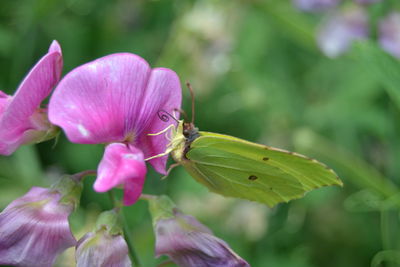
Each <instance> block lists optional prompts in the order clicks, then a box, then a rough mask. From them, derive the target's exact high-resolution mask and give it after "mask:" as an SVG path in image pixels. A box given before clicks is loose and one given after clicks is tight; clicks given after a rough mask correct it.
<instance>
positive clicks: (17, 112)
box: [0, 41, 63, 155]
mask: <svg viewBox="0 0 400 267" xmlns="http://www.w3.org/2000/svg"><path fill="white" fill-rule="evenodd" d="M62 65H63V60H62V53H61V48H60V45H59V44H58V43H57V41H53V42H52V44H51V45H50V48H49V51H48V52H47V54H46V55H45V56H43V57H42V58H41V59H40V60H39V62H38V63H36V65H35V66H34V67H33V68H32V69H31V71H30V72H29V73H28V75H27V76H26V77H25V79H24V80H23V81H22V83H21V84H20V86H19V87H18V89H17V91H16V93H15V94H14V95H13V96H9V95H7V94H5V93H4V92H2V91H0V154H1V155H10V154H12V153H13V152H14V151H15V150H16V149H17V148H18V147H19V146H21V145H24V144H29V143H35V142H41V141H45V140H47V139H50V138H52V137H54V136H55V134H56V132H57V131H56V128H55V127H54V126H52V125H51V124H50V123H49V121H48V119H47V114H46V109H43V108H41V107H40V103H41V102H42V101H43V100H44V99H45V98H46V97H47V96H48V95H49V94H50V92H51V90H52V89H53V87H54V86H55V85H56V84H57V82H58V81H59V80H60V77H61V70H62Z"/></svg>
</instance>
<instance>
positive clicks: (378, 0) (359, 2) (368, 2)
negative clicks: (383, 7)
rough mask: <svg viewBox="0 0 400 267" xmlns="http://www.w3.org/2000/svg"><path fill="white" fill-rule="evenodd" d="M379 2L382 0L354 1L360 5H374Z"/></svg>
mask: <svg viewBox="0 0 400 267" xmlns="http://www.w3.org/2000/svg"><path fill="white" fill-rule="evenodd" d="M381 1H382V0H354V2H356V3H358V4H362V5H368V4H375V3H378V2H381Z"/></svg>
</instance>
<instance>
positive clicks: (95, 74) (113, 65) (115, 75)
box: [49, 53, 151, 144]
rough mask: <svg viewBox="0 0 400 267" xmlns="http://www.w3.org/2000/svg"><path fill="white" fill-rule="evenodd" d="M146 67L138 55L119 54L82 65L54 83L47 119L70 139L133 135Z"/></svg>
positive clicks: (147, 73) (119, 138)
mask: <svg viewBox="0 0 400 267" xmlns="http://www.w3.org/2000/svg"><path fill="white" fill-rule="evenodd" d="M150 73H151V70H150V67H149V65H148V64H147V62H146V61H145V60H144V59H142V58H141V57H139V56H136V55H133V54H128V53H119V54H113V55H109V56H106V57H102V58H100V59H97V60H95V61H92V62H89V63H87V64H85V65H82V66H80V67H78V68H76V69H74V70H72V71H71V72H70V73H68V74H67V75H66V76H65V78H64V79H63V80H62V81H61V82H60V84H59V85H58V86H57V88H56V90H55V92H54V94H53V96H52V97H51V99H50V104H49V119H50V121H51V122H52V123H53V124H56V125H59V126H60V127H61V128H63V130H64V131H65V132H66V135H67V137H68V138H69V140H71V141H72V142H76V143H84V144H96V143H110V142H122V141H125V140H126V139H128V140H129V139H132V138H135V136H129V135H130V134H132V135H134V133H135V129H134V128H135V127H136V124H135V123H136V122H135V121H136V120H137V119H138V115H139V109H140V105H141V101H142V98H143V94H144V91H145V89H146V86H147V82H148V79H149V77H150Z"/></svg>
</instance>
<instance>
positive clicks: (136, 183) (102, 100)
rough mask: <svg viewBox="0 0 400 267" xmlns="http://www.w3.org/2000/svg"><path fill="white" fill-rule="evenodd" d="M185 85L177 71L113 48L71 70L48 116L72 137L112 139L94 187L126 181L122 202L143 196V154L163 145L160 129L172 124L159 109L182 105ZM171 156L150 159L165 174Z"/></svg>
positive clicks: (86, 140) (170, 110)
mask: <svg viewBox="0 0 400 267" xmlns="http://www.w3.org/2000/svg"><path fill="white" fill-rule="evenodd" d="M180 103H181V86H180V82H179V78H178V76H177V75H176V73H175V72H173V71H172V70H169V69H165V68H155V69H151V68H150V66H149V64H148V63H147V62H146V61H145V60H144V59H142V58H140V57H139V56H137V55H134V54H129V53H119V54H112V55H109V56H106V57H103V58H100V59H97V60H95V61H92V62H89V63H87V64H84V65H82V66H80V67H78V68H76V69H74V70H72V71H71V72H70V73H69V74H67V75H66V76H65V77H64V78H63V79H62V80H61V82H60V83H59V85H58V86H57V88H56V90H55V92H54V94H53V96H52V97H51V99H50V104H49V118H50V121H51V122H52V123H54V124H56V125H58V126H60V127H61V128H62V129H63V130H64V131H65V133H66V135H67V137H68V139H69V140H70V141H71V142H75V143H80V144H99V143H105V144H108V146H107V147H106V150H105V154H104V156H103V159H102V161H101V163H100V165H99V167H98V178H97V180H96V182H95V185H94V188H95V190H96V191H98V192H104V191H107V190H109V189H110V188H112V187H114V186H116V185H124V188H125V193H124V204H125V205H130V204H133V203H134V202H135V201H136V200H137V198H138V197H139V196H140V194H141V191H142V187H143V183H144V178H145V174H146V169H145V168H144V166H145V165H144V158H149V157H152V156H155V155H158V154H161V153H163V152H164V151H165V149H166V145H167V144H168V142H169V141H168V140H167V139H166V138H165V136H164V135H163V134H161V135H157V136H149V135H148V134H151V133H156V132H160V131H161V130H163V129H165V128H166V127H168V126H169V125H170V124H171V121H172V120H170V121H169V122H165V121H163V120H161V119H160V118H159V117H158V112H160V111H166V112H168V113H170V114H174V110H175V109H179V108H180ZM166 161H167V156H164V157H158V158H153V159H151V160H150V161H149V162H150V163H151V164H152V166H153V167H154V168H155V169H156V171H158V172H159V173H162V174H165V173H166V171H165V166H166Z"/></svg>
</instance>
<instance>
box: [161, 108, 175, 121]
mask: <svg viewBox="0 0 400 267" xmlns="http://www.w3.org/2000/svg"><path fill="white" fill-rule="evenodd" d="M157 116H158V118H159V119H160V120H162V121H164V122H167V121H169V118H171V119H173V120H174V121H176V122H177V123H179V121H178V120H177V119H175V117H174V116H172V115H171V114H170V113H168V112H167V111H165V110H163V109H160V110H159V111H158V112H157Z"/></svg>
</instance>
